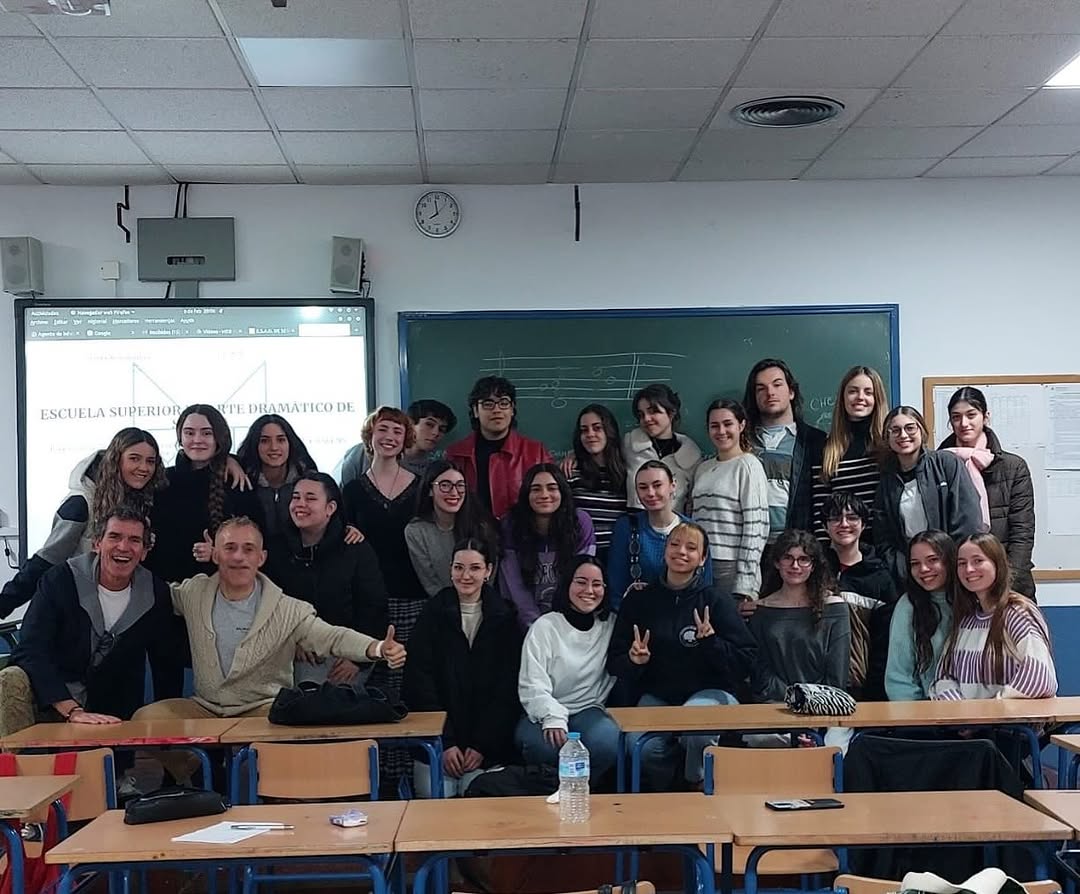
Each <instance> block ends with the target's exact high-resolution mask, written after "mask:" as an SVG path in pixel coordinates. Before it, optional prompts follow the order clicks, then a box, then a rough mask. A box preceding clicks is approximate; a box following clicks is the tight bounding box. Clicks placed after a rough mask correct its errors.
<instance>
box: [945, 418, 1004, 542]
mask: <svg viewBox="0 0 1080 894" xmlns="http://www.w3.org/2000/svg"><path fill="white" fill-rule="evenodd" d="M945 449H946V450H948V451H949V453H952V454H954V455H955V456H956V458H957V459H959V460H960V461H961V462H962V463H963V464H964V467H965V468H966V469H967V470H968V475H970V476H971V483H972V484H974V485H975V490H976V492H977V493H978V494H979V507H980V508H981V509H982V517H983V524H984V525H986V530H988V531H989V530H990V503H989V500H988V499H987V496H986V482H984V481H983V476H982V470H983V469H985V468H986V467H987V466H989V465H990V463H992V462H993V461H994V454H993V453H991V452H990V451H989V450H988V449H987V448H986V434H985V433H984V434H981V435H979V440H978V441H976V442H975V446H974V447H946V448H945Z"/></svg>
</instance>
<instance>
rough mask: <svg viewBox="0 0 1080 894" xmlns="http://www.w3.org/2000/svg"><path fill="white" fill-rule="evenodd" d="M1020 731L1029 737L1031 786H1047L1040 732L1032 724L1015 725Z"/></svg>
mask: <svg viewBox="0 0 1080 894" xmlns="http://www.w3.org/2000/svg"><path fill="white" fill-rule="evenodd" d="M1014 729H1017V730H1019V731H1020V733H1021V735H1024V736H1026V737H1027V742H1028V751H1029V752H1031V777H1032V779H1031V787H1032V788H1046V781H1045V780H1044V779H1043V771H1042V749H1041V747H1040V745H1039V734H1038V733H1037V732H1035V730H1034V729H1033V728H1032V727H1030V726H1026V725H1025V726H1017V727H1014Z"/></svg>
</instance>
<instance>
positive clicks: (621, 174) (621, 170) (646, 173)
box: [552, 161, 675, 183]
mask: <svg viewBox="0 0 1080 894" xmlns="http://www.w3.org/2000/svg"><path fill="white" fill-rule="evenodd" d="M674 173H675V165H674V164H672V163H671V162H659V161H639V162H620V163H617V164H614V163H609V162H591V163H586V164H576V163H567V164H560V165H559V166H558V168H556V169H555V176H554V177H553V178H552V181H553V182H555V183H666V182H667V181H669V180H670V179H671V175H672V174H674Z"/></svg>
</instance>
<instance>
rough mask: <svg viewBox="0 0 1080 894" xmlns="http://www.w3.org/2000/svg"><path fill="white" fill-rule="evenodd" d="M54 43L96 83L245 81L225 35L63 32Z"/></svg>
mask: <svg viewBox="0 0 1080 894" xmlns="http://www.w3.org/2000/svg"><path fill="white" fill-rule="evenodd" d="M56 43H57V46H59V48H60V52H62V53H63V54H64V57H65V58H66V59H67V60H68V61H69V62H70V63H71V65H72V66H73V67H74V68H75V70H76V71H77V72H78V73H79V74H81V75H82V76H83V77H84V78H85V79H86V80H87V81H88V82H89V83H91V84H93V85H94V86H96V87H165V86H168V87H246V86H247V80H246V78H245V77H244V75H243V73H242V72H241V71H240V66H239V65H238V64H237V62H236V58H235V57H234V56H233V54H232V51H231V50H230V49H229V45H228V43H227V42H226V41H224V40H214V39H210V38H193V39H190V40H136V39H133V38H123V37H119V38H99V39H97V40H84V39H82V38H77V37H67V38H61V39H58V40H57V42H56Z"/></svg>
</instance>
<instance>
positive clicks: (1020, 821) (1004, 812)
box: [635, 791, 1073, 894]
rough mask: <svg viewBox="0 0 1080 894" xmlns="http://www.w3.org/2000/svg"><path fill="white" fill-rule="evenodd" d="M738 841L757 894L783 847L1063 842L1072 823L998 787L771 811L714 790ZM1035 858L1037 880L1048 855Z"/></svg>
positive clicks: (867, 796) (854, 798) (755, 799)
mask: <svg viewBox="0 0 1080 894" xmlns="http://www.w3.org/2000/svg"><path fill="white" fill-rule="evenodd" d="M635 797H636V796H635ZM713 797H714V798H715V799H716V800H717V801H718V802H719V803H720V811H721V813H722V814H723V816H724V818H725V820H726V821H727V822H728V823H729V824H730V826H731V828H732V829H733V830H734V838H735V844H736V845H744V846H748V847H751V848H753V850H752V851H751V852H750V855H749V857H748V858H747V862H746V876H745V890H746V894H756V891H757V865H758V861H759V860H760V859H761V857H762V856H763V855H764V854H765V853H767V852H768V851H770V850H774V849H778V848H811V847H813V848H818V847H833V848H837V847H866V846H875V847H881V846H883V845H888V846H895V845H920V844H926V845H931V844H943V843H949V844H958V843H969V842H970V843H972V844H984V843H987V842H1008V843H1027V842H1045V841H1062V840H1064V839H1067V838H1071V837H1072V834H1073V830H1072V828H1071V827H1070V826H1068V825H1066V824H1064V823H1062V822H1060V821H1058V820H1056V819H1054V818H1052V817H1050V816H1047V815H1046V814H1045V813H1041V812H1040V811H1038V810H1035V809H1033V808H1031V807H1028V806H1027V805H1025V804H1023V803H1021V802H1020V801H1016V800H1014V799H1012V798H1010V797H1009V796H1008V795H1005V794H1003V793H1001V792H998V791H964V792H866V793H849V794H838V795H835V796H834V797H836V798H838V799H839V800H840V801H842V802H843V803H844V807H843V808H842V809H840V810H829V811H815V810H803V811H789V812H780V811H775V810H769V809H768V808H767V807H766V806H765V796H764V795H714V796H713ZM1033 856H1036V864H1037V865H1036V874H1035V877H1036V878H1045V877H1046V872H1047V868H1046V865H1045V864H1046V859H1045V856H1044V855H1043V854H1042V853H1041V852H1040V853H1039V854H1037V855H1036V854H1033Z"/></svg>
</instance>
